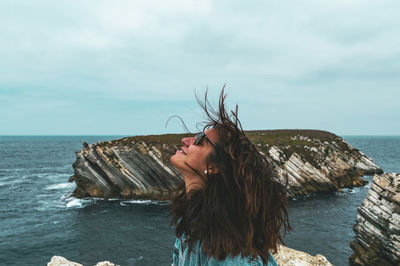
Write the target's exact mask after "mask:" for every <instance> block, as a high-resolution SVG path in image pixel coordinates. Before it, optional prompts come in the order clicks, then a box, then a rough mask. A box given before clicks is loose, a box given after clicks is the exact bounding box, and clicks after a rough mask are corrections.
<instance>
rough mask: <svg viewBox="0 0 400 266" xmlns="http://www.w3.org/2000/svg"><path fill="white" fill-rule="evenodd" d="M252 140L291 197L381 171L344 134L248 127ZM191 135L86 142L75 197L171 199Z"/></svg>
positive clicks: (78, 156) (351, 182)
mask: <svg viewBox="0 0 400 266" xmlns="http://www.w3.org/2000/svg"><path fill="white" fill-rule="evenodd" d="M246 135H247V136H248V137H249V139H250V140H251V141H252V142H253V143H254V144H255V145H256V147H258V149H259V151H260V153H261V154H263V155H264V156H265V157H266V159H267V160H268V161H269V162H270V163H271V165H272V166H273V167H274V168H275V169H276V171H277V173H278V175H279V177H280V178H281V179H284V178H286V177H287V179H288V195H289V197H295V196H303V195H307V194H309V193H315V192H325V191H337V190H339V189H340V188H342V187H353V186H360V185H363V184H364V182H365V181H364V180H363V179H362V178H361V177H360V176H363V175H366V174H374V173H382V170H381V169H380V168H379V167H378V166H377V165H376V164H375V163H374V162H373V161H372V160H371V159H370V158H368V157H367V156H366V155H364V154H363V153H362V152H360V151H359V150H357V149H355V148H354V147H352V146H351V145H349V144H348V143H347V142H345V141H344V140H343V139H342V138H340V137H338V136H336V135H334V134H332V133H329V132H326V131H318V130H258V131H246ZM185 136H188V135H184V134H174V135H153V136H138V137H129V138H123V139H118V140H114V141H106V142H100V143H96V144H86V143H83V145H84V148H83V149H82V150H81V151H79V152H77V153H76V161H75V163H74V164H73V168H74V175H73V176H72V177H71V178H70V181H71V182H73V181H74V182H75V183H76V185H77V187H76V189H75V191H74V194H73V195H74V196H75V197H78V198H82V197H99V198H111V197H112V198H134V199H154V200H166V199H169V198H170V197H171V195H172V193H173V191H174V190H175V188H176V186H177V185H178V184H180V183H181V182H182V180H183V178H182V176H181V175H180V173H179V172H178V171H177V170H176V169H175V168H174V166H173V165H172V164H171V163H170V162H169V157H170V156H171V155H172V154H174V153H175V151H176V150H177V148H178V147H179V146H180V144H179V143H180V139H181V138H182V137H185Z"/></svg>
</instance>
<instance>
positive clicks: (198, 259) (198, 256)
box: [173, 237, 278, 266]
mask: <svg viewBox="0 0 400 266" xmlns="http://www.w3.org/2000/svg"><path fill="white" fill-rule="evenodd" d="M184 239H185V238H184V237H183V238H176V240H175V245H174V256H173V265H185V266H186V265H208V266H228V265H229V266H239V265H241V266H263V265H265V264H263V262H262V260H261V258H256V259H252V258H251V257H244V258H242V256H240V255H239V256H236V257H231V256H228V257H227V258H226V259H225V260H223V261H220V260H216V259H214V258H210V257H208V256H207V255H206V254H204V252H203V251H202V249H201V245H199V244H198V243H196V244H195V245H194V247H193V250H192V252H190V253H189V252H188V247H187V245H186V244H185V242H184ZM267 266H278V264H277V263H276V261H275V259H274V257H273V256H272V254H269V256H268V264H267Z"/></svg>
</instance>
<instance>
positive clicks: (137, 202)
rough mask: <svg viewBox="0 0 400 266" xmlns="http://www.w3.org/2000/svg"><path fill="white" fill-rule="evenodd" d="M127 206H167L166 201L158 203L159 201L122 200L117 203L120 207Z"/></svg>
mask: <svg viewBox="0 0 400 266" xmlns="http://www.w3.org/2000/svg"><path fill="white" fill-rule="evenodd" d="M129 204H144V205H149V204H155V205H167V204H168V202H167V201H159V200H124V201H121V202H120V203H119V205H121V206H127V205H129Z"/></svg>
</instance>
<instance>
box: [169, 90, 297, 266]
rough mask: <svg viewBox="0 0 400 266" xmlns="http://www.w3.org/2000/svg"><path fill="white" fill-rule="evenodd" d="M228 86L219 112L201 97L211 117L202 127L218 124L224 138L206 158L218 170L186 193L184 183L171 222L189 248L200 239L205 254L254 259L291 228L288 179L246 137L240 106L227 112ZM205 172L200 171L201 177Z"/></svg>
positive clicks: (265, 254) (274, 245)
mask: <svg viewBox="0 0 400 266" xmlns="http://www.w3.org/2000/svg"><path fill="white" fill-rule="evenodd" d="M225 98H226V94H225V93H224V88H223V89H222V91H221V94H220V98H219V104H218V110H217V111H215V110H214V109H213V108H212V107H211V106H210V104H209V102H208V100H207V93H206V94H205V97H204V100H203V101H201V100H200V99H199V98H198V97H197V100H198V102H199V104H200V106H201V107H202V109H203V110H204V112H205V114H206V115H207V117H208V122H207V123H206V125H205V127H204V129H207V128H211V127H212V128H215V129H216V130H217V132H218V134H219V136H220V141H219V142H218V143H215V146H216V147H215V149H214V151H213V152H212V153H211V155H210V156H209V158H208V161H209V162H212V163H213V165H215V166H216V167H217V168H218V170H219V173H217V174H214V175H209V174H207V176H202V178H203V180H204V185H203V186H202V187H201V188H200V189H197V190H192V191H190V192H189V193H190V195H187V193H186V189H185V184H184V183H182V184H181V186H180V187H179V188H178V189H177V192H176V194H175V196H174V198H173V199H172V203H171V212H170V215H171V218H172V220H171V224H172V225H175V226H176V229H175V233H176V236H177V237H182V236H183V235H184V236H185V239H186V241H187V244H188V245H189V251H192V248H193V245H194V243H195V242H196V241H200V244H201V245H202V249H203V252H205V254H207V255H208V256H210V257H214V258H216V259H217V260H224V259H225V258H226V257H227V256H228V255H230V256H232V257H234V256H237V255H241V256H242V257H243V258H244V257H248V256H250V257H251V258H252V259H256V258H257V257H258V256H259V257H261V259H262V261H263V262H264V263H265V264H266V263H267V261H268V253H269V252H274V251H276V248H277V243H278V242H281V243H283V239H282V235H281V229H283V230H282V233H285V232H286V231H287V230H288V229H290V225H289V220H288V212H287V196H286V185H287V182H286V183H285V182H282V180H278V179H277V175H276V173H275V172H274V171H273V169H272V167H271V166H270V165H269V163H268V161H267V160H265V158H264V157H263V156H262V155H261V154H260V153H259V152H258V151H257V149H256V147H255V146H254V144H252V143H251V142H250V140H249V139H248V138H247V137H246V136H245V133H244V132H243V129H242V127H241V124H240V122H239V119H238V107H237V105H236V109H235V111H231V112H230V113H228V112H227V111H226V110H225ZM200 176H201V175H200Z"/></svg>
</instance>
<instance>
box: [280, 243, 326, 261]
mask: <svg viewBox="0 0 400 266" xmlns="http://www.w3.org/2000/svg"><path fill="white" fill-rule="evenodd" d="M273 256H274V259H275V261H276V263H277V264H278V265H285V266H297V265H302V266H303V265H304V266H308V265H309V266H332V264H331V263H330V262H329V261H328V260H327V259H326V258H325V257H324V256H322V255H320V254H317V255H316V256H311V255H310V254H307V253H305V252H302V251H299V250H295V249H291V248H288V247H286V246H282V245H280V246H279V248H278V251H277V253H275V254H273Z"/></svg>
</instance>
